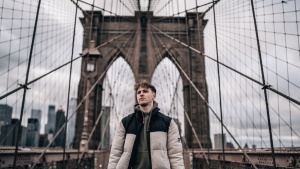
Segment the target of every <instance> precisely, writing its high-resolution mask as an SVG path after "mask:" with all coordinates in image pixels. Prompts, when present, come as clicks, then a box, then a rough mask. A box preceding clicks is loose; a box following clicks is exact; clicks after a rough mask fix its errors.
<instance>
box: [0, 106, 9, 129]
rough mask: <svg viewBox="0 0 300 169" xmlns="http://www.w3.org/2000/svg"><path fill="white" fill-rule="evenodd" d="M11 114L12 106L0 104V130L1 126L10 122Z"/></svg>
mask: <svg viewBox="0 0 300 169" xmlns="http://www.w3.org/2000/svg"><path fill="white" fill-rule="evenodd" d="M11 115H12V107H10V106H8V105H7V104H0V130H1V126H4V125H8V124H10V123H11ZM0 132H1V131H0Z"/></svg>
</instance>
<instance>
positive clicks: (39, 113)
mask: <svg viewBox="0 0 300 169" xmlns="http://www.w3.org/2000/svg"><path fill="white" fill-rule="evenodd" d="M31 118H35V119H38V121H39V123H40V124H41V121H42V111H41V110H39V109H32V110H31Z"/></svg>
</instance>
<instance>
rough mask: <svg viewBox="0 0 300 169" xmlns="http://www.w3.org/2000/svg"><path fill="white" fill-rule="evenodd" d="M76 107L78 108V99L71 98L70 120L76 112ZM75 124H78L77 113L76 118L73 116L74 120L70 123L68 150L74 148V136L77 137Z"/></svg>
mask: <svg viewBox="0 0 300 169" xmlns="http://www.w3.org/2000/svg"><path fill="white" fill-rule="evenodd" d="M76 106H77V99H76V98H71V100H70V104H69V117H68V119H69V118H70V117H71V116H72V114H73V113H74V112H75V110H76ZM75 122H76V113H75V114H74V116H72V118H71V119H70V121H69V122H68V129H67V130H68V131H67V142H66V145H67V147H68V148H70V146H72V143H73V138H74V135H75V133H74V132H75Z"/></svg>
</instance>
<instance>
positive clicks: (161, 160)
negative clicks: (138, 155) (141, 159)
mask: <svg viewBox="0 0 300 169" xmlns="http://www.w3.org/2000/svg"><path fill="white" fill-rule="evenodd" d="M158 111H159V109H158V108H155V109H154V110H153V111H152V115H151V119H150V125H149V129H150V132H149V133H150V134H149V137H150V138H149V139H148V140H149V141H150V143H148V144H150V146H149V147H150V152H151V153H150V154H151V165H152V169H183V168H184V164H183V156H182V143H181V139H180V135H179V130H178V127H177V125H176V123H175V122H174V120H173V119H172V118H170V117H168V116H166V115H164V114H162V113H160V112H158ZM141 118H142V117H141V115H140V112H138V111H135V113H133V114H130V115H128V116H127V117H125V118H123V119H122V121H121V122H120V124H119V127H118V128H117V130H116V132H115V136H114V139H113V142H112V147H111V152H110V157H109V163H108V169H128V168H131V163H130V160H131V159H132V154H134V153H135V151H136V147H137V145H135V140H136V138H137V135H138V134H139V133H138V131H139V130H137V129H138V128H140V126H139V125H141V124H142V122H141ZM135 121H137V122H138V123H136V122H135ZM137 125H138V126H137ZM142 125H143V124H142Z"/></svg>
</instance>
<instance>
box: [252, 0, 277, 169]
mask: <svg viewBox="0 0 300 169" xmlns="http://www.w3.org/2000/svg"><path fill="white" fill-rule="evenodd" d="M251 7H252V14H253V20H254V28H255V35H256V42H257V48H258V56H259V62H260V68H261V74H262V80H263V86H264V87H263V88H262V89H263V90H264V95H265V103H266V110H267V118H268V127H269V135H270V143H271V150H272V159H273V167H274V169H275V168H276V161H275V153H274V145H273V137H272V127H271V120H270V112H269V103H268V96H267V88H268V86H267V85H266V82H265V76H264V68H263V63H262V56H261V50H260V44H259V36H258V30H257V23H256V18H255V11H254V4H253V0H251Z"/></svg>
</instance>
